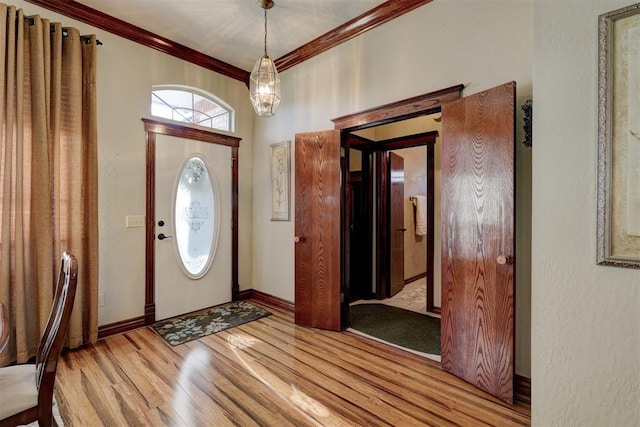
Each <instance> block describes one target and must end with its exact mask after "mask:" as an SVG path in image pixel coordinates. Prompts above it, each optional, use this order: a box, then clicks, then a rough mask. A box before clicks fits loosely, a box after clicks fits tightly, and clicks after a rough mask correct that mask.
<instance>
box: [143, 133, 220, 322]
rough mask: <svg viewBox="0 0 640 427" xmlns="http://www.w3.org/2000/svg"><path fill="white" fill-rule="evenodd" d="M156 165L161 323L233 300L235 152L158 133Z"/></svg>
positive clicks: (158, 316) (157, 296) (158, 313)
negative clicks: (232, 161)
mask: <svg viewBox="0 0 640 427" xmlns="http://www.w3.org/2000/svg"><path fill="white" fill-rule="evenodd" d="M155 163H156V164H155V220H156V222H155V236H156V239H155V243H154V245H155V250H154V251H155V260H154V265H155V266H154V275H155V304H156V320H161V319H166V318H169V317H173V316H176V315H180V314H184V313H188V312H191V311H195V310H200V309H203V308H207V307H211V306H214V305H218V304H222V303H225V302H228V301H231V265H232V262H231V254H232V252H231V243H232V242H231V240H232V239H231V192H230V191H229V189H230V188H231V179H232V177H231V148H230V147H228V146H224V145H218V144H211V143H206V142H201V141H195V140H191V139H185V138H177V137H173V136H168V135H157V139H156V153H155ZM209 185H210V186H209ZM209 188H210V189H211V190H212V191H213V193H214V194H212V197H211V198H209V196H208V194H207V193H208V191H209ZM211 227H214V228H215V229H214V228H211ZM209 233H211V234H209ZM179 236H183V237H179ZM209 243H211V245H212V246H211V248H208V247H207V246H208V244H209ZM208 249H211V250H210V251H209V250H208ZM207 254H210V255H211V256H212V258H210V259H207V258H206V256H207Z"/></svg>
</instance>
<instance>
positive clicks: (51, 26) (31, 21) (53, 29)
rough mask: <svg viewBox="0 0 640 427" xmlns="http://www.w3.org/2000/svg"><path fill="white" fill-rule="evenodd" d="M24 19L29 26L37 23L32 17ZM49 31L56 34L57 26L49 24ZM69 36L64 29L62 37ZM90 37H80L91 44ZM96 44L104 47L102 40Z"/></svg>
mask: <svg viewBox="0 0 640 427" xmlns="http://www.w3.org/2000/svg"><path fill="white" fill-rule="evenodd" d="M24 19H25V20H26V21H27V22H28V23H29V25H33V24H35V22H36V21H35V19H34V18H33V17H31V16H25V17H24ZM49 30H50V31H51V32H52V33H53V32H55V31H56V27H55V24H49ZM68 35H69V32H68V31H67V30H66V29H65V28H63V29H62V36H63V37H67V36H68ZM89 37H90V36H80V40H84V42H85V43H87V42H89V43H90V42H91V39H90V38H89ZM96 44H97V45H98V46H102V42H101V41H100V40H98V39H96Z"/></svg>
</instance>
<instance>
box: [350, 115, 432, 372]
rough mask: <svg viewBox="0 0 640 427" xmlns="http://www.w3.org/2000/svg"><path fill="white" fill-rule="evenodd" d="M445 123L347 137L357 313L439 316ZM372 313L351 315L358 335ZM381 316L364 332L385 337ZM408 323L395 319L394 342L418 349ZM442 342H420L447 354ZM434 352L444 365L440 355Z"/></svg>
mask: <svg viewBox="0 0 640 427" xmlns="http://www.w3.org/2000/svg"><path fill="white" fill-rule="evenodd" d="M440 117H441V116H440V114H439V112H437V111H436V112H433V113H431V114H428V115H424V116H420V117H415V118H411V119H407V120H402V121H398V122H395V123H390V124H383V125H379V126H375V127H370V128H367V129H364V130H359V131H354V132H350V133H348V134H347V135H345V136H344V137H343V139H345V140H346V141H345V142H346V145H347V146H348V147H349V162H348V163H349V179H348V181H347V182H348V190H347V199H349V201H348V203H349V208H350V211H351V213H350V224H349V229H350V235H349V242H348V245H347V248H348V249H349V251H350V254H349V258H350V260H351V264H350V272H349V275H350V286H349V301H350V304H351V306H352V307H353V306H354V305H360V304H376V305H378V306H379V308H378V310H382V311H393V312H394V313H400V314H402V312H401V311H397V310H396V309H395V308H399V309H402V310H409V311H412V312H416V313H419V314H420V315H431V316H433V317H435V318H438V317H439V316H438V314H437V313H438V312H439V309H440V280H439V279H440V274H439V271H440V269H439V263H440V257H439V250H438V251H437V253H436V249H437V248H439V245H440V240H439V239H440V233H439V229H437V227H434V223H439V212H438V217H437V218H436V210H435V205H436V203H437V204H438V205H439V193H438V194H436V191H435V189H436V188H439V170H440V168H439V165H440V153H439V146H438V144H437V143H436V142H437V140H438V139H439V133H440ZM436 178H438V180H436ZM436 220H437V221H436ZM436 255H437V256H436ZM436 267H437V268H436ZM434 270H436V271H437V274H435V275H434ZM434 295H435V297H434ZM380 305H382V306H386V307H395V308H384V307H382V306H380ZM372 309H373V307H371V309H366V310H363V309H358V310H350V311H349V312H350V319H349V320H350V325H352V326H354V328H355V329H352V330H355V331H360V332H363V331H362V330H360V329H358V327H359V326H364V324H363V322H365V318H367V317H368V316H369V315H368V314H366V313H369V311H370V310H372ZM407 316H408V317H407V318H406V320H407V322H410V321H411V319H413V317H414V316H412V315H410V314H409V313H407ZM381 317H383V316H378V318H375V319H373V318H372V319H369V320H367V322H368V325H367V327H366V328H364V329H368V330H370V331H374V330H379V331H381V332H382V331H383V330H384V329H385V328H384V325H381V327H380V328H379V329H376V328H375V327H373V326H374V325H373V323H378V322H381ZM401 318H403V317H402V316H395V317H394V318H393V319H392V322H391V323H387V324H386V325H388V326H389V327H392V325H394V326H393V327H394V328H397V330H396V332H395V334H394V337H395V338H396V339H397V341H398V342H404V343H410V342H411V341H412V339H411V335H412V333H414V332H415V331H411V330H410V328H408V329H406V330H405V327H406V326H405V325H404V324H400V323H398V322H400V319H401ZM434 321H436V320H434ZM437 322H439V320H437ZM407 324H408V323H407ZM438 324H439V323H438ZM437 329H439V327H438V328H437ZM438 332H439V331H438ZM369 335H370V336H371V334H369ZM383 335H384V332H383ZM373 336H374V337H376V336H375V335H373ZM377 338H379V337H377ZM417 338H418V337H416V339H417ZM429 339H430V340H434V341H437V343H433V345H426V343H425V342H423V341H424V340H429ZM439 339H440V338H439V333H438V334H437V335H435V334H434V335H433V336H430V335H429V334H426V335H425V336H424V337H421V338H420V341H421V342H419V343H418V342H415V346H414V347H415V348H414V349H415V350H418V349H419V348H431V349H439V347H440V342H439ZM428 354H429V355H428V356H427V357H430V358H432V359H436V360H439V357H438V356H439V350H437V351H433V350H432V351H430V352H429V353H428Z"/></svg>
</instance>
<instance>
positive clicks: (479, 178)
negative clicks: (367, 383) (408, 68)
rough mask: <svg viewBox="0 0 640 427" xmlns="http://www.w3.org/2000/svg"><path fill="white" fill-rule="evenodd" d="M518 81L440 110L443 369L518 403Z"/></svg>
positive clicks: (452, 103) (461, 100) (466, 98)
mask: <svg viewBox="0 0 640 427" xmlns="http://www.w3.org/2000/svg"><path fill="white" fill-rule="evenodd" d="M515 90H516V85H515V82H511V83H507V84H505V85H502V86H499V87H497V88H493V89H490V90H487V91H484V92H481V93H478V94H475V95H472V96H468V97H465V98H462V99H460V100H457V101H454V102H451V103H448V104H445V105H443V107H442V122H443V129H442V313H441V315H442V335H441V336H442V338H441V339H442V353H441V357H442V359H441V360H442V367H443V368H444V369H445V370H447V371H449V372H451V373H453V374H454V375H456V376H458V377H460V378H462V379H464V380H466V381H468V382H470V383H472V384H474V385H476V386H477V387H479V388H481V389H482V390H485V391H487V392H489V393H491V394H492V395H494V396H496V397H498V398H500V399H502V400H505V401H507V402H513V375H514V316H515V313H514V277H515V274H514V272H515V264H514V260H515V257H514V255H515V254H514V252H515V235H514V229H515V228H514V226H515V224H514V221H515V220H514V170H515V165H514V105H515Z"/></svg>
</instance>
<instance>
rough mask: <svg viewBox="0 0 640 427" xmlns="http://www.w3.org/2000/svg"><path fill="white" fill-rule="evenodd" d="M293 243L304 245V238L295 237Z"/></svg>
mask: <svg viewBox="0 0 640 427" xmlns="http://www.w3.org/2000/svg"><path fill="white" fill-rule="evenodd" d="M293 241H294V242H295V243H304V237H302V236H296V237H294V238H293Z"/></svg>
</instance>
